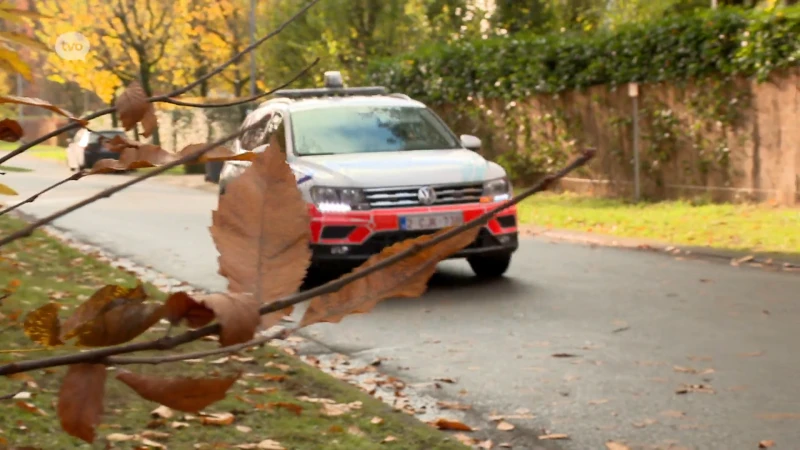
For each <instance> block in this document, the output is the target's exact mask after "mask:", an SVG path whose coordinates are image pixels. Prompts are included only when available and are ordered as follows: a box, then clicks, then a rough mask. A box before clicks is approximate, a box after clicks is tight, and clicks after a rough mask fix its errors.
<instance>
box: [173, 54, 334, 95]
mask: <svg viewBox="0 0 800 450" xmlns="http://www.w3.org/2000/svg"><path fill="white" fill-rule="evenodd" d="M318 62H319V57H318V58H317V59H315V60H314V62H312V63H311V64H310V65H309V66H307V67H306V68H305V69H303V70H302V71H300V72H298V73H297V75H295V76H294V78H292V79H291V80H289V81H287V82H286V83H283V84H282V85H280V86H278V87H276V88H273V89H271V90H269V91H266V92H262V93H261V94H256V95H254V96H252V97H248V98H244V99H241V100H236V101H233V102H227V103H192V102H184V101H182V100H176V99H174V98H170V99H167V100H162V102H163V103H170V104H172V105H178V106H191V107H193V108H227V107H229V106H237V105H244V104H245V103H250V102H252V101H254V100H258V99H260V98H263V97H266V96H268V95H272V94H274V93H275V91H279V90H281V89H283V88H285V87H286V86H289V85H290V84H292V83H294V82H295V81H297V80H298V79H299V78H300V77H302V76H303V75H305V74H306V73H308V71H309V70H311V69H312V68H313V67H314V66H316V65H317V63H318Z"/></svg>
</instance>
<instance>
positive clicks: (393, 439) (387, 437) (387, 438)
mask: <svg viewBox="0 0 800 450" xmlns="http://www.w3.org/2000/svg"><path fill="white" fill-rule="evenodd" d="M396 440H397V438H396V437H394V436H392V435H391V434H390V435H389V436H386V437H385V438H383V440H382V441H381V444H384V443H387V442H394V441H396Z"/></svg>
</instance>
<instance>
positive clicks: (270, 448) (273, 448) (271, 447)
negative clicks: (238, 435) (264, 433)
mask: <svg viewBox="0 0 800 450" xmlns="http://www.w3.org/2000/svg"><path fill="white" fill-rule="evenodd" d="M234 448H241V449H247V450H252V449H256V450H286V449H285V448H284V447H283V446H282V445H281V444H280V442H278V441H273V440H272V439H265V440H263V441H261V442H259V443H257V444H239V445H236V446H234Z"/></svg>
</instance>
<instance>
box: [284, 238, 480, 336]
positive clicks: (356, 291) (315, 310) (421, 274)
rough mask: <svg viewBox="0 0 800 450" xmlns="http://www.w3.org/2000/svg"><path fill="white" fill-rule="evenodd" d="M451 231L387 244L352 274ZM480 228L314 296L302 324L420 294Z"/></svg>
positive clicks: (338, 318) (334, 320)
mask: <svg viewBox="0 0 800 450" xmlns="http://www.w3.org/2000/svg"><path fill="white" fill-rule="evenodd" d="M449 230H450V229H449V228H445V229H443V230H440V231H438V232H436V233H435V234H429V235H423V236H420V237H418V238H415V239H407V240H405V241H402V242H398V243H396V244H394V245H391V246H389V247H386V248H384V249H383V250H382V251H381V252H380V253H379V254H377V255H373V256H371V257H370V258H369V259H368V260H367V261H366V262H365V263H363V264H362V265H360V266H358V267H357V268H356V269H355V270H353V272H351V273H355V272H358V271H360V270H364V269H366V268H368V267H371V266H374V265H375V264H377V263H379V262H380V261H383V260H386V259H388V258H390V257H392V256H394V255H396V254H398V253H400V252H402V251H404V250H406V249H409V248H412V247H414V246H417V245H420V244H422V243H424V242H428V241H430V240H432V239H436V238H438V236H441V235H442V234H444V233H447V232H448V231H449ZM479 231H480V230H479V228H478V227H476V228H472V229H471V230H468V231H465V232H462V233H460V234H457V235H456V236H454V237H452V238H449V239H447V240H445V241H443V242H440V243H438V244H436V245H434V246H433V247H428V248H426V249H424V250H422V251H420V252H418V253H417V254H415V255H413V256H409V257H408V258H405V259H403V260H401V261H398V262H397V263H396V264H393V265H391V266H389V267H387V268H385V269H383V270H379V271H377V272H373V273H371V274H369V275H367V276H365V277H364V278H361V279H359V280H357V281H355V282H353V283H350V284H348V285H346V286H344V287H342V288H341V289H340V290H339V291H337V292H334V293H331V294H325V295H321V296H319V297H315V298H313V299H312V300H311V302H310V304H309V305H308V309H306V312H305V314H304V315H303V319H302V320H301V321H300V327H305V326H308V325H311V324H314V323H320V322H330V323H338V322H340V321H341V320H342V319H343V318H344V317H345V316H347V315H350V314H359V313H366V312H369V311H371V310H372V309H373V308H374V307H375V306H376V305H377V304H378V303H379V302H380V301H381V300H385V299H387V298H400V297H406V298H409V297H410V298H416V297H419V296H421V295H422V294H424V293H425V291H426V290H427V283H428V280H429V279H430V277H431V276H433V274H434V273H435V272H436V266H437V264H438V263H439V262H440V261H442V260H444V259H446V258H447V257H449V256H450V255H452V254H453V253H456V252H458V251H459V250H461V249H462V248H464V247H466V246H468V245H469V244H471V243H472V242H473V241H475V238H476V236H477V235H478V232H479ZM345 276H347V275H345Z"/></svg>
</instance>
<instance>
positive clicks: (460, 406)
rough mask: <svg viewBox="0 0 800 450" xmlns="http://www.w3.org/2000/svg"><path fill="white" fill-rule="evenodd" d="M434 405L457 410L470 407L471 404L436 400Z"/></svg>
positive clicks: (464, 409)
mask: <svg viewBox="0 0 800 450" xmlns="http://www.w3.org/2000/svg"><path fill="white" fill-rule="evenodd" d="M436 406H438V407H439V408H442V409H455V410H459V411H467V410H469V409H472V406H471V405H465V404H463V403H458V402H447V401H439V402H436Z"/></svg>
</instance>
